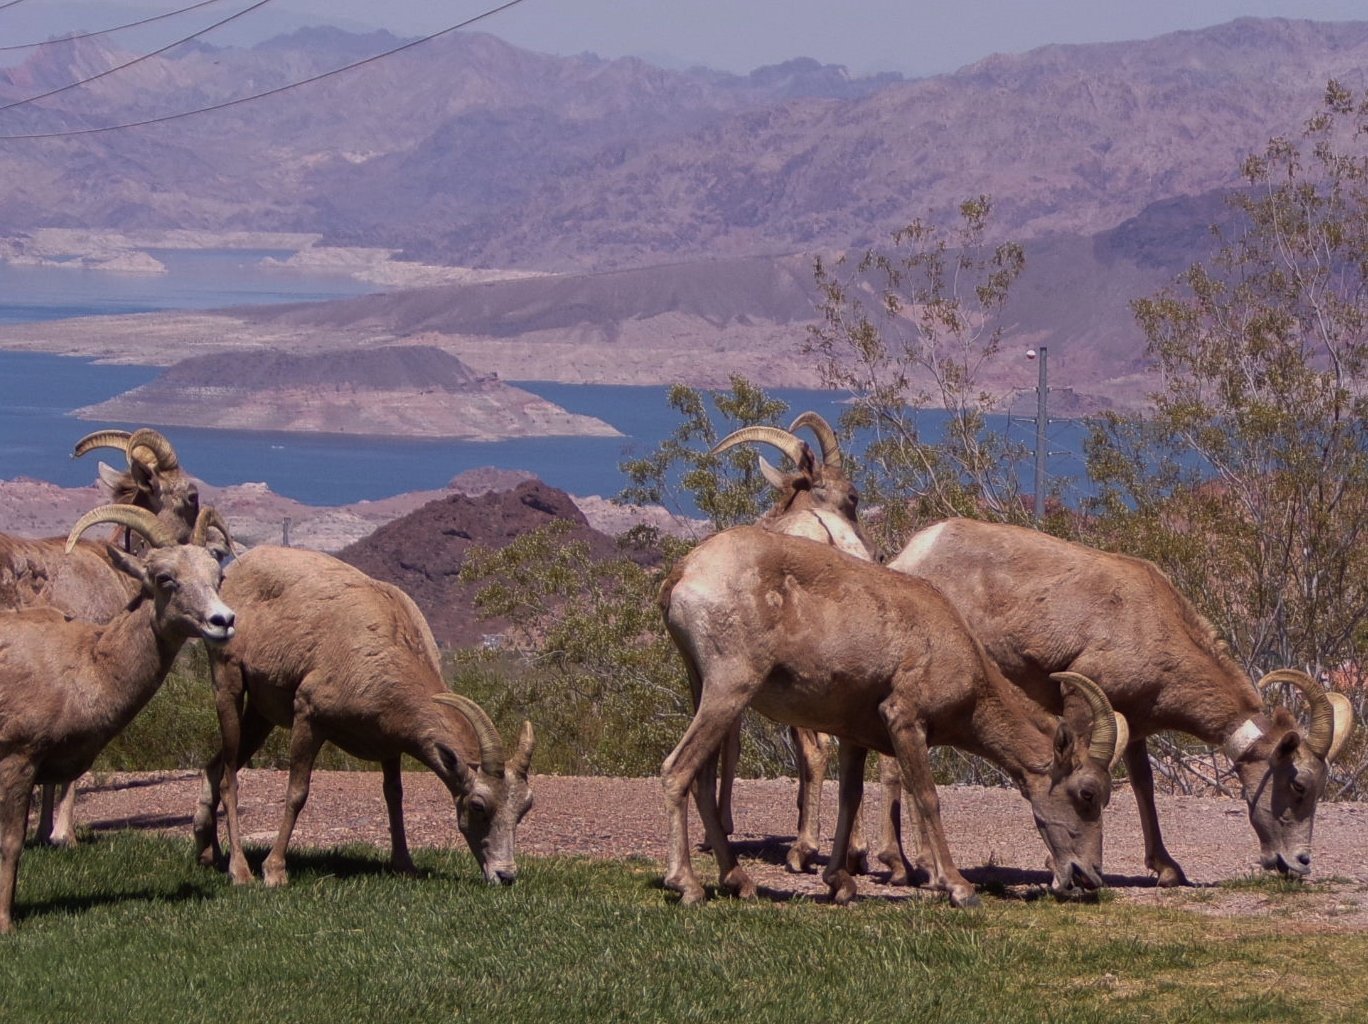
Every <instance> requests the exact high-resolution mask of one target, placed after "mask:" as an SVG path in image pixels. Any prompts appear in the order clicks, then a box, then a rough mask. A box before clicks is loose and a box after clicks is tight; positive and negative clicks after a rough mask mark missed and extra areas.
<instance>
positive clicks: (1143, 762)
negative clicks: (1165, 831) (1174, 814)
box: [1125, 736, 1192, 887]
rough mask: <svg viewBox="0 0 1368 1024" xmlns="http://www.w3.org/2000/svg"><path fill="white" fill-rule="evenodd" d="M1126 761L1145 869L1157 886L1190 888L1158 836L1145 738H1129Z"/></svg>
mask: <svg viewBox="0 0 1368 1024" xmlns="http://www.w3.org/2000/svg"><path fill="white" fill-rule="evenodd" d="M1125 758H1126V771H1127V773H1128V774H1129V775H1130V780H1131V792H1132V793H1134V794H1135V807H1136V810H1138V811H1139V812H1140V834H1141V835H1142V836H1144V839H1145V867H1147V868H1149V869H1150V870H1151V871H1153V872H1154V873H1155V874H1157V875H1158V876H1159V878H1158V882H1157V884H1158V885H1160V886H1164V887H1170V886H1176V885H1191V884H1192V883H1191V882H1189V881H1188V879H1187V875H1185V874H1183V869H1182V868H1181V867H1179V866H1178V862H1177V861H1176V860H1174V859H1173V857H1172V856H1170V855H1169V852H1168V850H1167V849H1165V847H1164V837H1163V836H1161V835H1160V834H1159V813H1158V810H1157V809H1156V808H1155V806H1154V769H1153V768H1151V767H1150V759H1149V748H1148V747H1147V746H1146V744H1145V737H1144V736H1133V737H1131V741H1130V743H1129V744H1128V745H1127V746H1126V753H1125Z"/></svg>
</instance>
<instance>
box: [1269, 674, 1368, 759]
mask: <svg viewBox="0 0 1368 1024" xmlns="http://www.w3.org/2000/svg"><path fill="white" fill-rule="evenodd" d="M1274 683H1290V684H1291V685H1292V686H1295V687H1296V688H1297V689H1298V690H1300V691H1301V692H1302V696H1303V697H1305V698H1306V703H1307V704H1308V705H1309V706H1310V717H1311V725H1310V727H1309V728H1308V729H1307V730H1306V747H1307V749H1308V750H1310V751H1311V753H1313V754H1315V755H1316V756H1317V757H1319V758H1320V759H1321V760H1323V761H1328V760H1330V751H1331V749H1332V748H1333V749H1334V752H1335V753H1336V754H1338V753H1339V751H1340V748H1341V747H1343V746H1344V744H1345V742H1346V741H1347V740H1348V739H1349V731H1351V730H1352V729H1353V726H1354V718H1353V713H1352V711H1351V712H1350V714H1349V716H1348V719H1347V720H1346V721H1344V722H1341V721H1339V720H1338V719H1339V718H1340V716H1338V715H1336V714H1335V704H1334V702H1333V701H1331V700H1330V698H1329V697H1328V696H1327V695H1326V691H1325V687H1323V686H1321V685H1320V683H1318V682H1316V681H1315V680H1314V679H1312V678H1311V677H1310V676H1309V675H1307V674H1306V673H1305V672H1303V671H1301V670H1300V669H1296V668H1279V669H1274V670H1273V671H1272V672H1270V673H1268V675H1266V676H1264V677H1263V678H1262V679H1260V680H1259V689H1260V690H1263V689H1265V688H1266V687H1269V686H1272V685H1273V684H1274ZM1345 703H1346V704H1347V703H1348V702H1347V701H1346V702H1345ZM1340 731H1343V735H1342V736H1337V735H1336V733H1337V732H1340ZM1337 741H1338V742H1337Z"/></svg>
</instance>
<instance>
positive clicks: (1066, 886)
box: [1025, 672, 1127, 897]
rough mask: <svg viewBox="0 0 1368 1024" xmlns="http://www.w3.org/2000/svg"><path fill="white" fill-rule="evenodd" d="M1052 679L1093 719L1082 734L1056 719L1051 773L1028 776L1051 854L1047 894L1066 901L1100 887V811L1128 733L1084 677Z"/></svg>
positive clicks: (1034, 807)
mask: <svg viewBox="0 0 1368 1024" xmlns="http://www.w3.org/2000/svg"><path fill="white" fill-rule="evenodd" d="M1050 678H1051V679H1053V680H1054V681H1055V682H1057V683H1060V684H1061V685H1062V686H1064V687H1065V688H1072V689H1073V690H1074V691H1075V692H1076V693H1077V694H1078V695H1079V696H1081V697H1082V698H1083V700H1084V701H1085V702H1086V703H1087V706H1088V709H1089V711H1090V713H1091V714H1090V719H1091V720H1090V723H1089V728H1088V730H1087V731H1086V734H1085V733H1084V732H1080V731H1078V730H1075V729H1074V728H1073V727H1072V726H1070V725H1069V723H1068V722H1067V721H1066V720H1065V719H1063V718H1061V719H1059V721H1058V723H1057V725H1056V727H1055V734H1054V742H1053V744H1052V761H1051V764H1050V768H1049V771H1048V772H1045V773H1040V774H1031V775H1028V776H1027V779H1028V782H1027V792H1026V794H1025V795H1026V798H1027V800H1029V801H1030V803H1031V810H1032V811H1033V812H1034V814H1035V822H1036V828H1037V829H1038V830H1039V831H1040V836H1041V838H1042V839H1043V840H1045V846H1046V848H1047V849H1048V850H1049V851H1050V858H1049V867H1050V870H1051V871H1052V873H1053V875H1054V877H1053V878H1052V879H1051V881H1050V891H1051V892H1053V893H1054V894H1055V895H1056V896H1059V897H1068V896H1075V895H1079V894H1081V893H1086V892H1092V891H1095V890H1097V889H1100V888H1101V887H1102V885H1103V882H1102V809H1103V808H1104V807H1106V806H1107V804H1108V803H1109V802H1110V801H1111V770H1112V766H1113V765H1114V764H1115V763H1116V761H1117V758H1118V757H1119V756H1120V754H1121V751H1122V750H1124V746H1122V745H1121V744H1120V743H1119V742H1118V741H1119V740H1120V739H1121V737H1122V734H1123V733H1124V732H1127V730H1126V729H1125V719H1123V718H1121V716H1120V715H1117V714H1116V713H1115V712H1114V711H1113V710H1112V706H1111V702H1110V701H1108V700H1107V695H1106V694H1105V693H1103V692H1102V688H1101V687H1100V686H1098V685H1097V684H1096V683H1094V682H1093V681H1092V680H1091V679H1089V678H1088V677H1087V676H1083V675H1079V674H1078V673H1076V672H1060V673H1056V674H1055V675H1052V676H1051V677H1050Z"/></svg>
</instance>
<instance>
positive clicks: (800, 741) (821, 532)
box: [710, 412, 874, 872]
mask: <svg viewBox="0 0 1368 1024" xmlns="http://www.w3.org/2000/svg"><path fill="white" fill-rule="evenodd" d="M803 427H807V428H808V429H810V430H811V431H812V432H813V434H815V435H816V437H817V441H818V444H819V445H820V447H821V450H822V459H821V461H820V462H819V461H817V459H815V458H814V457H813V454H812V449H810V448H809V447H808V446H807V444H806V443H805V442H804V441H803V440H802V439H801V438H799V437H798V436H797V432H798V430H800V429H801V428H803ZM748 442H760V443H764V444H770V445H773V446H774V447H775V448H778V449H779V450H780V451H781V452H783V453H784V454H785V455H787V456H788V457H789V459H790V461H791V462H792V463H793V465H794V471H793V472H792V473H781V472H780V471H779V470H777V469H775V467H773V466H772V465H770V464H769V463H768V462H766V461H765V459H764V457H763V456H762V457H761V458H760V472H761V473H762V474H763V476H764V477H765V479H766V480H767V481H769V483H770V486H772V487H773V488H774V489H775V490H776V491H777V492H778V494H777V496H776V499H775V502H774V504H773V505H772V506H771V507H770V509H769V510H768V511H767V512H766V513H765V514H764V515H763V516H762V517H761V518H760V520H759V522H758V524H757V525H759V526H761V527H763V528H764V529H767V530H773V531H774V532H776V533H783V534H787V535H789V536H792V537H807V538H808V539H810V540H815V541H817V542H818V543H821V544H829V545H831V546H832V547H834V548H836V549H838V550H840V551H844V552H845V553H846V554H848V555H851V556H852V557H854V558H859V559H862V560H864V561H873V559H874V549H873V546H872V545H871V544H870V543H869V541H868V540H867V539H866V538H865V535H864V532H863V531H862V530H861V529H860V524H859V518H858V509H859V502H860V495H859V492H858V491H856V489H855V486H854V485H853V484H852V483H851V482H850V478H849V477H847V476H846V474H845V468H844V467H843V466H842V464H841V446H840V442H839V441H838V439H837V437H836V432H835V431H834V430H832V429H831V426H830V424H828V423H827V421H826V420H825V419H823V418H822V417H821V416H819V415H818V414H817V413H815V412H805V413H802V414H800V415H799V416H798V418H797V419H795V420H794V421H793V422H792V423H791V424H790V425H789V428H788V430H781V429H780V428H778V427H765V426H752V427H742V428H741V429H740V430H736V431H733V432H732V433H730V434H728V435H727V436H726V437H724V438H723V439H722V440H721V441H719V442H718V443H717V444H716V445H714V446H713V448H712V451H711V452H710V454H713V455H717V454H720V453H721V452H724V451H726V450H727V449H729V448H732V447H734V446H736V445H738V444H745V443H748ZM790 735H791V738H792V740H793V750H794V755H795V756H796V758H797V761H798V834H797V836H796V837H795V838H794V841H793V845H792V846H790V847H789V851H788V854H787V856H786V857H785V858H784V864H785V866H786V867H787V868H788V870H790V871H793V872H803V871H806V870H807V869H808V866H809V865H810V864H811V863H812V861H813V859H814V858H815V857H816V856H817V840H818V837H819V834H820V831H821V823H820V815H821V805H822V780H823V779H825V778H826V774H827V766H828V764H830V762H831V751H832V749H833V747H834V745H835V741H834V740H833V739H832V738H831V737H830V736H825V735H823V734H822V733H818V732H813V731H812V730H811V729H800V728H797V727H795V728H793V729H791V730H790ZM740 746H741V723H740V720H739V719H738V721H737V723H736V727H735V728H734V729H733V730H732V732H731V735H730V736H728V737H727V742H726V744H725V745H724V747H723V749H722V759H721V768H720V771H721V785H720V787H719V790H720V792H719V794H718V803H719V813H720V814H721V816H722V822H723V827H724V828H725V829H726V831H727V834H728V835H730V834H731V833H732V831H733V829H734V826H733V822H732V789H733V787H734V784H735V780H736V766H737V761H738V760H739V758H740ZM851 853H852V857H853V859H854V860H856V861H861V860H863V859H864V857H865V843H864V839H863V837H862V836H861V835H860V830H859V827H858V823H857V826H856V835H855V836H854V837H853V838H852V840H851Z"/></svg>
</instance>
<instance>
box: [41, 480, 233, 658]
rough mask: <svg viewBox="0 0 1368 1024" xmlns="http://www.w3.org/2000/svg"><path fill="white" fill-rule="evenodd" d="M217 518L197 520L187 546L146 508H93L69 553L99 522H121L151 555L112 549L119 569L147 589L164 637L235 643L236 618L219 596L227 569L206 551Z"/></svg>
mask: <svg viewBox="0 0 1368 1024" xmlns="http://www.w3.org/2000/svg"><path fill="white" fill-rule="evenodd" d="M216 516H217V514H216V513H215V512H214V510H213V509H204V510H203V511H201V513H200V514H199V516H198V517H197V518H196V522H195V525H194V527H193V529H192V532H191V543H189V544H182V543H179V542H178V541H177V539H176V535H175V534H174V533H173V532H172V531H171V530H170V529H168V528H167V526H166V524H165V523H163V522H162V521H161V520H159V519H158V518H157V517H156V516H154V515H153V514H152V513H151V512H149V511H148V510H147V509H144V508H137V507H135V506H133V505H101V506H99V507H98V508H94V509H91V510H90V511H89V512H87V513H86V514H85V515H83V516H82V517H81V518H80V519H79V520H77V522H76V525H75V526H73V527H72V528H71V532H70V533H69V534H68V535H67V542H66V550H67V551H68V553H69V552H70V551H71V550H72V549H73V548H74V547H75V546H76V542H77V541H78V540H79V539H80V537H81V534H83V533H85V531H86V530H88V529H90V528H91V527H92V526H95V525H97V524H99V523H116V524H118V525H120V526H124V527H127V528H128V529H129V530H132V531H133V532H134V533H137V534H138V535H139V536H141V537H142V538H143V539H144V540H145V541H146V542H147V544H148V548H149V549H148V551H147V552H146V553H145V554H144V555H143V556H141V557H138V556H135V555H133V554H130V553H127V552H122V551H119V550H118V549H117V548H114V547H112V546H111V547H110V549H109V550H110V552H111V555H112V557H113V559H114V564H115V565H116V566H117V567H118V568H119V569H120V570H121V571H123V572H125V573H127V574H128V575H130V576H132V577H133V578H134V579H136V580H138V581H139V582H140V583H141V584H142V589H143V594H144V596H145V597H147V598H148V599H150V600H151V601H153V603H154V608H155V615H156V623H157V631H158V633H160V634H179V635H181V636H187V637H189V636H198V637H200V638H201V639H203V640H205V641H206V642H208V643H226V642H227V641H228V640H230V639H232V636H233V632H234V625H233V624H234V621H235V616H234V614H233V610H232V609H231V608H229V607H228V606H227V605H226V604H224V603H223V602H222V601H221V600H220V599H219V596H218V589H219V586H220V585H221V584H222V582H223V570H222V569H221V568H220V566H219V563H218V559H217V558H215V557H214V555H213V553H211V552H210V551H209V550H208V549H207V548H206V547H205V546H204V542H205V538H206V536H207V534H208V530H209V527H210V525H211V524H212V521H213V520H214V519H215V518H216Z"/></svg>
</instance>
